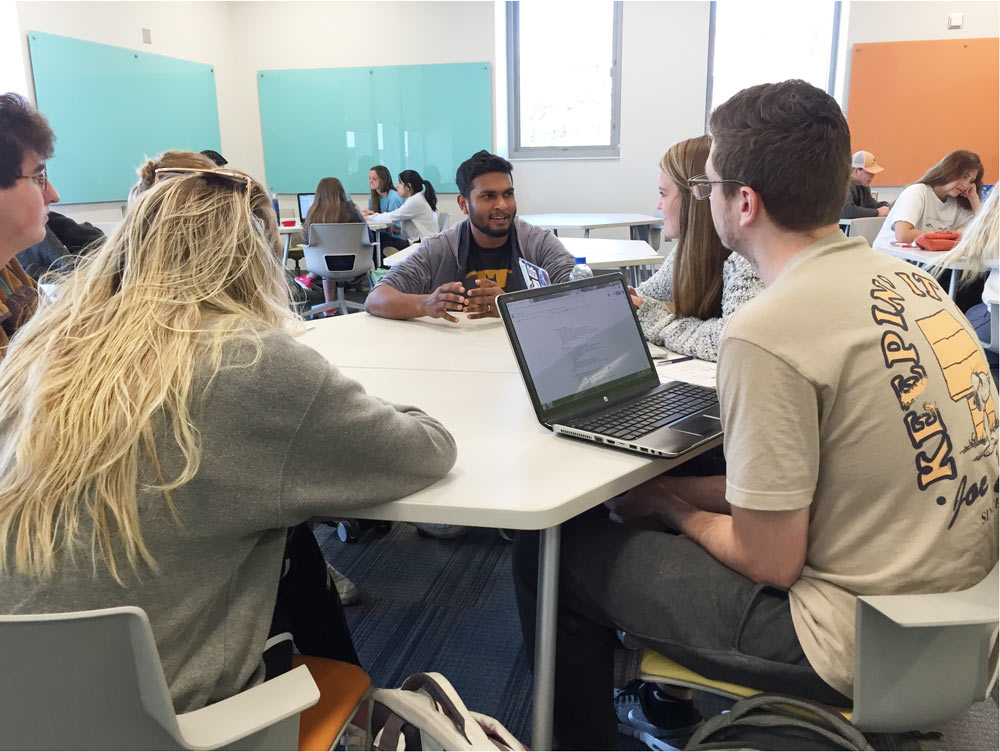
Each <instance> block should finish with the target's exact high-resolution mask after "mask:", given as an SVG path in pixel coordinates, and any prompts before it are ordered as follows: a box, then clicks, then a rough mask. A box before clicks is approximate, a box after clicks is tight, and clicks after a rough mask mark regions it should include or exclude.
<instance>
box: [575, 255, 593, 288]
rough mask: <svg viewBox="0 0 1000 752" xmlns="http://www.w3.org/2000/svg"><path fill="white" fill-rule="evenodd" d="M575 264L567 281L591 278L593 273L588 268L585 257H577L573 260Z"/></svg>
mask: <svg viewBox="0 0 1000 752" xmlns="http://www.w3.org/2000/svg"><path fill="white" fill-rule="evenodd" d="M573 260H574V261H575V262H576V266H574V267H573V271H571V272H570V273H569V281H570V282H573V281H575V280H578V279H587V277H593V276H594V272H593V271H592V270H591V268H590V267H589V266H587V259H586V257H585V256H577V257H576V258H575V259H573Z"/></svg>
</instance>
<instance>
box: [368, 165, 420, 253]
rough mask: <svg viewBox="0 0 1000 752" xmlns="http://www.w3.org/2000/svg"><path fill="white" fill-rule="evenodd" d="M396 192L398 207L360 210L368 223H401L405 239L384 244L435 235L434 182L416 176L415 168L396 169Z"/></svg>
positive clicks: (395, 246)
mask: <svg viewBox="0 0 1000 752" xmlns="http://www.w3.org/2000/svg"><path fill="white" fill-rule="evenodd" d="M396 192H397V193H398V194H399V195H400V197H401V198H402V199H403V205H402V206H401V207H399V208H398V209H395V210H393V211H390V212H381V213H375V212H371V211H366V212H364V215H365V219H367V220H368V222H369V223H372V222H376V223H380V222H384V223H386V224H390V223H392V222H402V223H403V234H404V235H405V236H406V239H405V240H400V241H399V244H398V245H397V244H396V243H394V242H393V243H389V244H388V245H392V246H393V247H394V248H406V246H407V245H409V244H410V243H411V242H414V241H416V240H419V239H420V238H426V237H430V236H431V235H437V233H438V222H437V215H436V214H435V212H436V211H437V194H436V193H434V186H432V185H431V184H430V182H428V181H426V180H424V179H423V178H422V177H420V173H419V172H417V171H416V170H403V171H402V172H401V173H399V184H398V185H397V186H396ZM383 242H384V241H383Z"/></svg>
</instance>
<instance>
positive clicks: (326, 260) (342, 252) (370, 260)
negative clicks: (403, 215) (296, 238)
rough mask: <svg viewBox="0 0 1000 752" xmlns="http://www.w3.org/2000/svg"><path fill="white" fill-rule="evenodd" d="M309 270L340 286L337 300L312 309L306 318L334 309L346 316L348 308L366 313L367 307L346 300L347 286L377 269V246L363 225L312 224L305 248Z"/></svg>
mask: <svg viewBox="0 0 1000 752" xmlns="http://www.w3.org/2000/svg"><path fill="white" fill-rule="evenodd" d="M302 253H303V255H304V257H305V266H306V271H308V272H312V273H313V274H315V275H317V276H319V277H321V278H323V279H329V280H333V281H335V282H336V283H337V299H336V301H331V302H328V303H323V304H321V305H317V306H313V307H312V308H310V309H309V310H308V311H306V312H305V314H304V315H306V316H309V315H315V314H317V313H323V312H324V311H329V310H332V309H334V308H338V309H339V310H340V312H341V313H347V309H348V308H356V309H361V310H364V304H362V303H354V302H352V301H348V300H345V299H344V287H345V286H346V285H347V283H348V282H353V281H354V280H356V279H358V278H359V277H364V276H367V277H368V279H369V283H370V282H371V277H370V274H371V272H372V270H373V269H374V268H375V260H374V257H373V253H374V246H373V244H372V243H371V242H370V241H369V240H368V227H367V225H365V223H364V222H343V223H339V224H314V225H309V244H308V245H306V246H303V248H302Z"/></svg>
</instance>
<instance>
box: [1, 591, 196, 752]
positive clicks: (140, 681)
mask: <svg viewBox="0 0 1000 752" xmlns="http://www.w3.org/2000/svg"><path fill="white" fill-rule="evenodd" d="M0 666H2V667H3V668H2V670H0V698H2V701H0V744H2V746H3V748H4V749H177V748H178V747H180V746H182V744H183V742H182V737H181V733H180V729H179V727H178V724H177V717H176V715H175V713H174V707H173V703H172V701H171V699H170V692H169V690H168V689H167V683H166V680H165V679H164V676H163V669H162V667H161V665H160V658H159V654H158V653H157V650H156V644H155V642H154V641H153V633H152V630H151V629H150V627H149V621H148V620H147V619H146V614H145V613H144V612H143V611H142V610H141V609H138V608H133V607H121V608H109V609H102V610H100V611H81V612H76V613H66V614H33V615H14V616H10V615H2V616H0Z"/></svg>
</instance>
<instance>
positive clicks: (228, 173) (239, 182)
mask: <svg viewBox="0 0 1000 752" xmlns="http://www.w3.org/2000/svg"><path fill="white" fill-rule="evenodd" d="M153 175H154V177H153V182H154V183H159V182H160V181H161V180H165V179H168V178H173V177H183V176H185V175H201V176H203V177H205V178H213V177H214V178H221V179H222V180H223V181H225V182H230V183H232V184H233V185H236V186H238V187H240V188H242V189H243V190H244V191H245V192H246V194H247V195H248V196H249V195H250V187H251V186H252V185H253V178H251V177H250V176H249V175H244V174H243V173H242V172H234V171H233V170H218V169H216V170H209V169H206V168H203V167H158V168H157V169H156V170H154V172H153Z"/></svg>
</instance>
